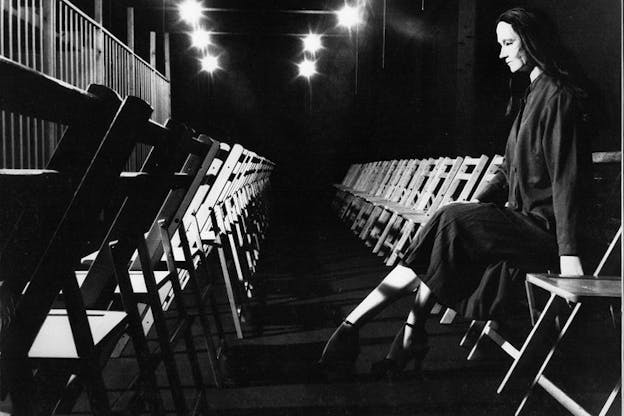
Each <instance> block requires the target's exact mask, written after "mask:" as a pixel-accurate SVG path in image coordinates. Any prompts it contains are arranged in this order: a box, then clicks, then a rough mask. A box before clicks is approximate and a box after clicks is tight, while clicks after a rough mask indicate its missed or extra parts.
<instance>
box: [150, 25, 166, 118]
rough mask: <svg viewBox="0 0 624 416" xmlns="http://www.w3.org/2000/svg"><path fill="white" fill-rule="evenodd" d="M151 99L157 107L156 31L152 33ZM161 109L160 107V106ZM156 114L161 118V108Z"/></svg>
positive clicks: (151, 102) (157, 109) (152, 103)
mask: <svg viewBox="0 0 624 416" xmlns="http://www.w3.org/2000/svg"><path fill="white" fill-rule="evenodd" d="M149 35H150V38H149V40H150V43H149V44H150V66H151V69H150V72H149V74H150V97H149V103H150V104H151V105H152V106H154V107H157V103H156V102H155V98H156V97H158V93H157V92H156V32H154V31H150V34H149ZM158 107H159V106H158ZM155 110H156V111H155V113H156V115H158V116H161V114H160V110H161V109H160V108H155ZM158 121H159V122H163V121H164V120H158Z"/></svg>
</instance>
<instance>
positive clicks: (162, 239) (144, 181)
mask: <svg viewBox="0 0 624 416" xmlns="http://www.w3.org/2000/svg"><path fill="white" fill-rule="evenodd" d="M148 126H149V128H148V129H146V131H145V134H147V135H162V136H165V137H168V140H169V141H170V142H172V144H175V147H172V146H167V147H163V148H159V149H156V151H152V152H151V153H150V155H149V156H148V159H147V160H146V162H145V164H144V166H143V168H142V172H141V173H140V174H139V175H134V176H135V177H134V178H133V179H132V181H131V182H136V183H133V184H132V185H133V186H132V187H131V188H130V189H129V190H128V192H127V194H128V197H127V199H126V201H125V202H124V206H123V208H122V209H121V211H120V212H119V213H118V214H117V217H116V219H115V223H114V226H113V227H112V228H111V229H110V231H109V234H108V235H107V237H106V238H105V239H104V243H103V244H102V246H101V247H100V250H99V251H98V254H97V256H96V258H95V260H94V261H93V263H92V265H91V267H90V269H89V271H88V272H87V273H86V274H85V275H84V276H82V280H84V281H83V283H82V286H81V290H82V292H83V294H84V298H85V301H86V302H87V303H88V304H93V305H94V306H95V307H105V306H106V304H107V303H108V302H110V299H111V298H112V297H113V295H112V289H113V287H114V286H115V284H116V283H117V282H119V288H118V290H119V292H120V294H121V298H122V303H123V306H124V309H125V310H126V311H127V312H128V314H129V318H130V321H131V322H130V324H131V330H130V331H129V335H130V337H132V339H133V344H134V346H135V350H137V358H138V359H139V361H140V366H141V370H142V374H143V375H144V376H145V375H149V374H150V373H151V372H153V371H154V369H155V367H156V365H157V363H158V361H159V360H153V359H146V357H147V356H148V355H150V352H149V351H148V350H147V346H146V343H145V340H144V336H143V333H144V332H145V333H147V332H148V331H149V328H150V326H151V325H142V321H143V322H145V320H146V316H148V315H149V318H147V319H148V320H149V321H150V323H153V324H154V325H155V327H156V333H157V336H158V342H159V345H160V350H161V356H162V359H163V362H164V364H165V368H166V370H167V375H168V378H169V384H170V387H171V389H172V394H173V399H174V403H175V405H176V409H177V411H178V412H179V413H185V412H187V406H186V403H185V400H184V394H183V392H182V387H181V384H180V377H179V374H178V370H177V367H176V363H175V359H174V355H173V347H174V345H175V343H176V342H177V340H178V339H183V340H184V342H185V347H186V352H187V355H188V359H189V361H190V363H191V369H192V376H193V380H194V385H195V387H196V388H197V390H198V394H197V397H196V400H195V403H196V407H197V406H199V407H200V408H201V409H202V411H207V406H208V404H207V402H206V397H205V391H204V388H205V383H204V381H203V376H202V374H201V371H200V370H199V365H198V364H199V362H198V358H197V352H196V350H195V346H194V342H193V338H192V335H191V333H190V326H191V324H192V319H191V316H190V315H189V313H188V310H187V306H186V305H185V302H184V299H183V296H182V289H183V284H182V283H181V280H182V279H181V276H180V274H179V273H178V268H177V267H176V266H177V265H176V263H175V262H174V261H173V255H172V253H171V244H170V234H169V230H168V228H169V227H170V226H171V222H172V221H174V222H175V213H176V212H177V213H179V212H180V210H181V208H182V207H181V205H188V204H187V203H185V202H184V201H185V200H186V201H188V200H189V197H190V196H192V194H191V195H189V194H190V193H191V189H192V190H195V189H197V187H198V186H199V183H201V181H202V180H203V178H204V174H205V172H206V170H207V169H208V167H209V166H210V165H211V163H212V161H213V159H214V156H215V154H216V151H217V149H218V143H215V142H212V141H211V140H210V139H208V138H207V137H204V138H202V140H201V141H197V140H194V139H192V138H191V136H190V133H189V132H187V131H186V130H185V129H184V128H183V127H181V126H175V125H174V124H173V123H171V122H169V123H167V128H164V127H162V126H159V125H157V124H156V123H150V124H149V125H148ZM189 150H190V151H191V152H195V153H196V155H191V156H188V157H187V160H186V162H185V164H184V167H183V168H182V172H181V173H180V175H179V176H178V177H174V178H173V179H174V181H173V182H172V181H171V179H169V178H171V176H172V174H173V172H174V170H176V169H177V168H178V166H179V165H180V164H181V162H180V161H181V160H183V159H184V157H186V155H188V152H189ZM188 172H192V173H193V174H192V175H189V174H188ZM180 179H182V180H180ZM177 182H180V183H177ZM172 187H176V188H177V189H174V190H173V191H172V192H169V190H170V188H172ZM167 194H168V195H167ZM165 196H167V199H166V200H165V202H164V203H163V202H162V201H163V200H164V199H165ZM182 209H183V208H182ZM157 212H158V215H156V213H157ZM155 215H156V219H155V220H152V218H154V216H155ZM172 216H173V218H172ZM175 224H176V225H175V227H174V228H173V230H174V231H175V230H176V229H177V225H178V224H179V222H175ZM150 225H151V228H150V232H148V234H147V235H148V237H147V240H146V238H145V237H144V236H143V233H144V232H145V231H146V230H147V228H148V227H149V226H150ZM155 227H158V231H159V234H160V236H159V237H156V236H154V232H155ZM180 228H181V227H180ZM178 232H180V233H183V230H182V229H178ZM112 241H115V242H114V243H112V247H111V248H109V247H108V245H109V244H111V242H112ZM148 241H149V242H150V244H149V246H148ZM150 247H151V251H150ZM183 249H184V246H183ZM186 249H187V250H188V247H187V248H186ZM135 250H137V251H138V255H137V254H135V255H134V260H133V261H132V263H133V264H134V267H135V268H139V270H130V271H129V270H128V266H127V265H128V263H129V262H130V260H131V256H132V255H133V253H134V252H135ZM163 251H164V253H165V258H166V264H167V267H168V270H167V271H166V272H162V271H159V270H155V267H156V266H157V265H158V262H159V260H160V257H161V256H162V253H163ZM156 252H158V253H159V254H160V255H158V254H155V253H156ZM137 263H138V265H137ZM183 273H185V276H184V282H185V283H188V284H189V286H190V287H191V294H192V295H193V296H194V300H195V304H196V306H197V308H199V309H200V312H201V313H200V314H199V317H200V321H201V324H202V325H201V328H202V330H203V339H204V344H205V346H206V349H207V351H208V361H209V364H210V367H211V371H212V373H213V379H214V380H215V383H216V384H217V385H218V381H219V377H218V374H217V370H216V363H215V361H216V353H215V348H214V344H213V342H212V338H211V333H210V328H209V326H208V324H207V320H206V319H207V318H206V316H205V313H203V304H204V299H202V298H201V296H200V293H199V283H198V278H197V276H196V273H195V267H194V263H193V261H192V258H191V255H190V252H188V251H187V252H185V267H184V271H183ZM113 274H114V275H115V276H116V277H117V279H111V278H110V277H111V276H112V275H113ZM77 277H80V276H77ZM106 281H108V282H112V284H110V283H109V284H108V285H105V286H106V287H102V286H103V285H104V283H103V282H106ZM122 282H124V284H125V286H124V285H122ZM163 289H165V290H164V291H163ZM174 299H175V305H176V309H177V312H178V317H177V318H178V321H177V323H176V325H175V328H174V329H173V330H172V331H169V330H168V329H167V326H166V322H165V317H164V311H165V310H166V309H168V307H169V305H170V304H171V303H172V301H173V300H174ZM138 302H141V303H142V304H144V305H145V306H149V307H145V306H143V307H139V305H138ZM140 313H142V315H143V316H142V317H141V316H140ZM123 345H125V343H124V344H122V346H123Z"/></svg>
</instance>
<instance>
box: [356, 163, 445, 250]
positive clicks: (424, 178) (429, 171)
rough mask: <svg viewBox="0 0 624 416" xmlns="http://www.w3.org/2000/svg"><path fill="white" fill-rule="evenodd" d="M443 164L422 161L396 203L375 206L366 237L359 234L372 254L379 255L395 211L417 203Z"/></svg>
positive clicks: (394, 217) (388, 202) (379, 203)
mask: <svg viewBox="0 0 624 416" xmlns="http://www.w3.org/2000/svg"><path fill="white" fill-rule="evenodd" d="M443 163H444V158H438V159H433V158H430V159H426V160H422V161H421V162H420V163H419V165H418V168H417V169H416V170H415V171H414V174H413V175H412V177H411V179H410V181H409V182H408V184H407V186H406V187H405V190H404V191H403V192H402V193H401V196H400V197H399V200H398V201H396V202H395V201H380V202H377V203H376V204H375V205H376V207H378V210H377V211H375V212H372V213H371V215H369V222H370V223H371V224H370V225H369V226H368V227H367V229H368V230H369V231H368V233H367V234H366V235H362V234H360V238H363V239H364V243H365V244H366V245H372V246H373V253H379V250H380V249H381V247H382V245H383V241H384V240H385V238H386V236H387V234H388V233H389V232H390V228H389V227H390V226H391V224H393V223H394V221H395V219H396V217H397V216H398V214H397V213H396V211H398V210H401V209H404V208H406V207H410V206H413V205H414V204H415V203H416V202H417V201H418V198H420V196H421V195H422V193H423V192H424V189H425V188H426V186H427V183H428V182H429V179H430V178H432V177H434V176H435V175H436V174H437V172H438V171H439V170H440V169H441V166H442V164H443ZM371 217H372V218H371Z"/></svg>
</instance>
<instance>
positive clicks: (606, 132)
mask: <svg viewBox="0 0 624 416" xmlns="http://www.w3.org/2000/svg"><path fill="white" fill-rule="evenodd" d="M137 1H138V0H137ZM237 1H239V2H240V1H244V0H237ZM459 1H461V0H426V1H425V2H424V5H425V8H424V10H422V9H421V5H422V2H420V1H414V0H393V1H387V2H386V3H387V10H386V13H385V19H384V13H383V8H382V5H383V2H382V1H381V0H372V1H369V7H368V10H367V17H366V24H365V25H364V26H362V27H361V28H360V30H359V31H357V33H356V32H353V33H351V34H345V33H344V32H341V31H339V30H336V29H335V28H334V27H333V16H331V15H325V16H322V15H321V16H318V15H317V16H299V15H287V14H286V15H285V14H279V13H271V12H270V10H269V9H270V4H273V3H277V2H269V3H266V6H265V4H264V3H263V7H264V9H265V10H264V12H263V13H258V12H254V13H239V14H232V13H230V14H227V15H225V14H219V15H215V16H213V19H212V20H211V24H213V27H215V28H217V29H220V30H223V31H234V32H235V31H239V32H240V33H238V34H232V35H228V36H221V37H218V38H217V41H218V44H219V46H220V47H221V50H222V56H221V57H222V62H223V66H224V68H225V69H224V71H221V72H219V73H217V74H215V75H214V76H213V77H209V76H207V75H206V74H200V73H199V63H198V62H197V60H196V54H195V53H194V52H193V51H190V50H189V41H188V38H187V37H186V35H185V34H184V33H183V32H184V30H185V28H184V26H183V25H181V24H180V23H179V22H177V18H176V16H175V10H172V9H171V7H169V9H167V13H166V19H165V20H163V10H164V9H163V8H162V7H160V8H159V7H157V6H156V5H154V4H160V3H163V4H165V3H164V2H161V1H158V2H153V3H150V4H152V5H153V6H146V7H144V8H143V9H141V8H140V7H139V8H138V9H137V10H136V11H135V14H136V18H137V22H138V23H137V30H157V31H161V30H162V28H163V27H166V28H167V30H168V31H169V32H171V39H172V65H173V67H172V71H173V73H172V79H173V80H172V94H173V116H174V117H175V118H177V119H179V120H181V121H185V122H188V123H189V124H190V125H192V126H193V127H194V128H196V129H197V130H198V131H202V132H208V133H210V134H213V135H214V136H215V138H217V139H222V140H227V141H231V142H239V143H241V144H243V145H245V146H247V147H249V148H250V149H253V150H254V151H257V152H258V153H260V154H263V155H266V156H267V157H269V158H271V159H272V160H274V161H275V162H276V163H277V164H278V166H279V170H278V171H277V172H276V175H275V176H274V179H273V180H274V182H275V184H276V188H278V189H280V190H282V191H284V192H286V191H293V192H297V193H308V192H314V191H316V190H319V189H327V188H326V187H327V185H328V184H329V183H331V182H332V181H336V180H339V179H340V178H341V176H342V175H343V174H344V172H345V171H346V168H347V166H348V165H349V164H350V163H353V162H355V161H368V160H379V159H388V158H407V157H424V156H438V155H460V154H466V153H468V154H472V155H478V154H481V153H485V154H494V153H501V152H502V151H503V148H504V143H505V141H506V136H507V129H508V125H509V120H507V119H506V118H505V117H504V111H505V106H506V103H507V99H508V97H509V89H508V80H509V77H510V74H509V73H508V70H507V67H506V65H504V63H502V62H501V61H500V60H499V59H498V53H499V48H498V45H497V43H496V36H495V20H496V17H497V16H498V14H500V12H502V11H504V10H505V9H507V8H509V7H512V6H531V7H539V8H540V9H542V10H543V11H545V12H546V13H547V14H548V15H549V16H550V17H551V18H552V20H553V21H554V23H555V24H556V26H557V28H558V31H559V33H560V35H561V38H562V40H563V43H564V44H565V45H566V47H567V48H568V49H569V51H570V53H571V55H572V56H573V57H574V58H576V60H577V61H578V63H579V64H580V67H581V68H582V70H583V72H585V74H586V76H587V78H588V79H589V81H590V84H591V86H592V93H593V96H594V97H595V113H596V114H597V115H598V120H599V122H598V124H597V126H596V129H595V130H596V131H595V137H594V138H592V143H593V146H594V150H613V149H617V148H619V147H620V123H621V105H620V99H621V98H620V96H621V94H620V92H621V85H620V79H621V53H620V51H621V46H620V37H621V22H620V17H621V10H620V7H621V5H620V3H619V2H614V1H612V0H594V1H591V2H587V1H583V0H565V1H564V0H539V1H538V0H526V1H508V0H479V1H478V2H476V6H475V7H476V11H475V22H476V23H475V33H474V39H473V40H474V51H475V52H474V63H473V65H472V68H474V73H473V74H472V77H471V78H470V79H472V81H473V87H474V91H475V93H474V96H473V100H472V103H473V104H472V106H473V107H474V108H471V109H470V110H471V111H470V112H471V114H473V115H474V116H473V118H472V119H471V121H470V123H469V125H468V126H466V125H458V124H457V117H458V111H462V109H461V108H460V109H459V110H458V104H457V103H458V91H461V90H460V89H462V88H467V86H466V85H465V81H461V82H458V81H457V80H458V72H457V70H458V64H457V59H458V58H457V56H458V54H457V52H458V43H459V42H461V41H466V39H464V40H458V7H459ZM463 1H466V0H463ZM127 3H131V2H127ZM138 3H145V2H141V1H138ZM317 3H318V1H317ZM325 3H326V6H327V8H328V9H331V8H332V7H333V6H332V5H331V4H330V3H331V2H330V0H326V1H325ZM340 3H341V2H340ZM236 4H238V3H236V2H234V3H233V4H232V7H235V5H236ZM250 4H251V3H250ZM306 4H307V2H302V4H301V5H298V7H299V6H301V7H304V6H305V5H306ZM105 5H106V7H107V9H106V10H105V19H106V18H108V19H109V20H110V23H111V24H113V26H115V27H116V28H117V30H118V32H119V33H120V38H122V39H125V26H124V25H125V21H124V19H125V18H124V14H123V12H124V11H123V7H122V6H121V2H120V3H115V2H108V3H107V2H105ZM123 6H124V7H125V6H126V5H125V4H124V5H123ZM291 6H292V5H291ZM318 6H319V5H318V4H315V5H314V7H318ZM384 21H385V30H384V24H383V22H384ZM241 28H242V29H241ZM309 29H311V30H314V29H316V30H321V31H323V30H328V31H329V33H331V34H332V35H333V36H331V37H327V38H325V39H324V42H325V46H326V48H325V49H324V50H323V51H321V53H320V55H319V57H318V58H319V69H320V72H321V74H320V75H319V76H317V77H315V78H313V79H312V80H311V82H310V83H309V84H308V83H307V82H306V81H305V80H302V79H299V78H296V73H297V69H296V67H295V65H294V63H295V62H296V61H298V60H299V59H300V58H301V52H300V49H301V43H300V41H299V40H298V39H297V38H296V37H293V36H285V35H284V33H302V32H307V31H308V30H309ZM141 36H142V37H141ZM141 36H139V35H137V39H136V42H137V50H138V51H139V53H146V50H147V46H146V45H147V35H141ZM384 39H385V40H384ZM159 47H160V45H159ZM141 51H143V52H141ZM356 51H357V52H356ZM158 65H159V67H161V68H162V61H161V60H160V58H159V61H158ZM356 71H357V77H356ZM464 80H465V77H464ZM458 84H460V85H458ZM464 110H465V109H464Z"/></svg>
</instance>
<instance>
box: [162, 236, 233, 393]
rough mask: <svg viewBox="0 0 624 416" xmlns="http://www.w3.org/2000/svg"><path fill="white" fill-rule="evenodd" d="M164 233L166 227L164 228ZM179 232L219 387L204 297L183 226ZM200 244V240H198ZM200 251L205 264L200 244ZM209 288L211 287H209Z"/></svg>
mask: <svg viewBox="0 0 624 416" xmlns="http://www.w3.org/2000/svg"><path fill="white" fill-rule="evenodd" d="M164 232H165V233H166V229H164ZM178 232H179V234H180V240H181V242H182V249H183V250H184V257H185V258H186V267H187V269H188V273H189V275H190V280H189V285H190V289H191V292H192V295H193V297H194V299H195V305H196V307H197V314H198V315H199V321H200V324H201V327H202V331H203V333H204V334H203V335H204V337H203V338H204V345H205V347H206V351H207V354H208V365H209V366H210V370H211V372H212V377H213V381H214V383H215V386H216V387H220V385H221V376H220V374H219V370H218V366H217V354H216V348H215V345H214V342H213V340H212V333H211V330H210V324H209V322H208V319H207V316H206V310H205V309H204V299H203V297H202V296H201V294H200V288H199V284H198V278H197V273H196V271H195V266H194V265H193V260H192V255H191V251H190V249H189V247H190V245H189V241H188V237H187V235H186V232H185V231H184V227H180V228H179V230H178ZM198 243H199V244H201V241H199V242H198ZM199 247H200V249H199V253H200V262H201V264H202V265H205V263H206V258H205V257H204V256H203V249H202V246H201V245H200V246H199ZM209 290H211V288H209Z"/></svg>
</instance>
